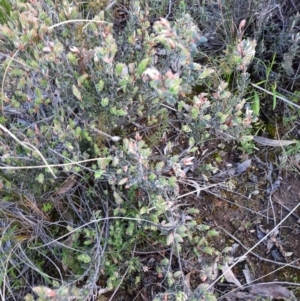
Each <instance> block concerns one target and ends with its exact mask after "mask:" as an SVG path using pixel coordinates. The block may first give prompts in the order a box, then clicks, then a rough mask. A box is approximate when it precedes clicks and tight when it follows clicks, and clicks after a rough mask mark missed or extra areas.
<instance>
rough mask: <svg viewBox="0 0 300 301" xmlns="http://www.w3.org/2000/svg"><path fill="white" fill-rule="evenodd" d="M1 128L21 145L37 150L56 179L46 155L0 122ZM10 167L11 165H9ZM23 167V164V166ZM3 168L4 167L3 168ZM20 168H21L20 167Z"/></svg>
mask: <svg viewBox="0 0 300 301" xmlns="http://www.w3.org/2000/svg"><path fill="white" fill-rule="evenodd" d="M0 129H1V130H2V131H3V132H5V133H7V134H8V135H9V136H10V137H11V138H13V139H14V140H15V141H16V142H17V143H19V144H20V145H22V146H23V147H25V148H26V149H29V150H31V151H35V152H37V154H38V155H39V156H40V157H41V159H42V160H43V161H44V163H45V167H46V168H48V169H49V171H50V173H51V174H52V176H53V178H54V179H56V175H55V173H54V172H53V170H52V168H51V166H50V165H49V164H48V162H47V160H46V159H45V157H44V156H43V155H42V153H41V152H40V151H39V150H38V149H37V148H36V147H35V146H34V145H32V144H30V143H28V142H22V141H21V140H19V139H18V138H17V137H16V136H15V135H14V134H13V133H12V132H11V131H10V130H8V129H7V128H6V127H4V126H3V125H2V124H0ZM8 167H9V166H8ZM22 167H23V166H22ZM2 169H3V168H2ZM6 169H9V168H6ZM18 169H19V168H18Z"/></svg>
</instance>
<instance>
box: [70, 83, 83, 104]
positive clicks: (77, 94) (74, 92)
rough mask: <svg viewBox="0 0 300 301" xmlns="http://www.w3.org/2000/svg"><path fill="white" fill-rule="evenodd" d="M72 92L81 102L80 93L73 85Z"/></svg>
mask: <svg viewBox="0 0 300 301" xmlns="http://www.w3.org/2000/svg"><path fill="white" fill-rule="evenodd" d="M72 91H73V94H74V96H75V97H76V98H77V99H78V100H80V101H81V100H82V96H81V93H80V91H79V90H78V88H77V87H76V86H75V85H73V86H72Z"/></svg>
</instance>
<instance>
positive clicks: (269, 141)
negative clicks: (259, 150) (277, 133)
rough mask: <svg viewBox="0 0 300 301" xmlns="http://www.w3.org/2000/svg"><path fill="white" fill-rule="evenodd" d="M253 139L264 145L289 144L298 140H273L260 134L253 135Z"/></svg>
mask: <svg viewBox="0 0 300 301" xmlns="http://www.w3.org/2000/svg"><path fill="white" fill-rule="evenodd" d="M253 140H254V141H255V142H257V143H259V144H261V145H266V146H273V147H277V146H285V145H290V144H295V143H297V142H298V141H296V140H274V139H268V138H264V137H260V136H253Z"/></svg>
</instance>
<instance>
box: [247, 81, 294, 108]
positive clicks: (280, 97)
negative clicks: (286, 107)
mask: <svg viewBox="0 0 300 301" xmlns="http://www.w3.org/2000/svg"><path fill="white" fill-rule="evenodd" d="M251 85H252V86H253V87H255V88H256V89H259V90H262V91H264V92H265V93H267V94H269V95H272V96H273V95H274V93H272V92H270V91H268V90H266V89H264V88H262V87H260V86H258V85H255V84H252V83H251ZM275 96H276V97H277V98H279V99H281V100H283V101H284V102H286V103H288V104H290V105H292V106H294V107H296V108H298V109H300V106H299V105H297V104H295V103H293V102H292V101H290V100H288V99H286V98H284V97H282V96H280V95H278V94H276V95H275Z"/></svg>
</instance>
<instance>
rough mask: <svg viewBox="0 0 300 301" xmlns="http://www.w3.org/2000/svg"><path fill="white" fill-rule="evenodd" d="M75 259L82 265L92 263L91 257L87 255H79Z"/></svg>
mask: <svg viewBox="0 0 300 301" xmlns="http://www.w3.org/2000/svg"><path fill="white" fill-rule="evenodd" d="M77 259H78V260H79V261H81V262H83V263H89V262H91V261H92V258H91V256H89V255H87V254H80V255H78V256H77Z"/></svg>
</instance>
